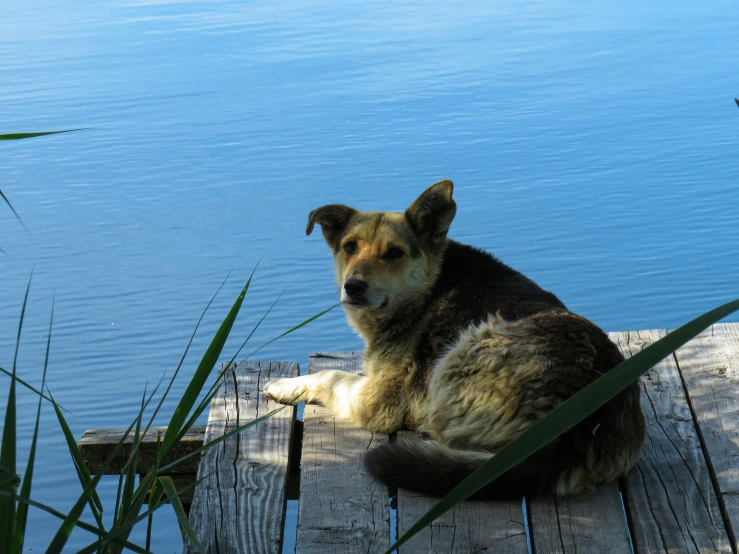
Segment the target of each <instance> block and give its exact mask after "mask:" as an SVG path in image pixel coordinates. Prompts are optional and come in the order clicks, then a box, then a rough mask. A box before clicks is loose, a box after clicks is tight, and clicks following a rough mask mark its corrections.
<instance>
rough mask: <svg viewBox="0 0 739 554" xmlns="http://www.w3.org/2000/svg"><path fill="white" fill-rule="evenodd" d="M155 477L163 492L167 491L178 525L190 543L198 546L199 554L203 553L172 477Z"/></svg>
mask: <svg viewBox="0 0 739 554" xmlns="http://www.w3.org/2000/svg"><path fill="white" fill-rule="evenodd" d="M157 479H158V481H160V482H161V484H162V487H164V492H166V493H167V498H168V499H169V502H170V503H171V504H172V508H174V513H175V515H176V516H177V521H179V523H180V527H181V528H182V530H183V531H185V534H186V535H187V537H188V538H189V539H190V540H191V541H192V543H193V544H194V545H195V546H197V547H198V550H199V551H200V552H201V554H205V550H203V547H202V546H201V545H200V541H198V538H197V537H196V536H195V531H193V529H192V527H190V522H189V521H188V520H187V515H186V514H185V509H184V508H183V507H182V502H180V497H179V496H178V495H177V490H175V486H174V483H173V482H172V478H171V477H158V478H157Z"/></svg>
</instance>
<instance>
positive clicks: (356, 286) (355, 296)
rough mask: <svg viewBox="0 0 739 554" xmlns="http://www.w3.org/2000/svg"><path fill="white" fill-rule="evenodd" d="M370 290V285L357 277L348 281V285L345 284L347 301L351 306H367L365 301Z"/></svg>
mask: <svg viewBox="0 0 739 554" xmlns="http://www.w3.org/2000/svg"><path fill="white" fill-rule="evenodd" d="M368 288H369V285H368V284H367V281H362V280H361V279H357V278H355V277H352V278H351V279H347V280H346V283H344V293H345V294H346V299H347V300H348V301H349V303H350V304H366V303H367V301H366V300H365V299H364V295H365V293H366V292H367V289H368ZM342 300H343V299H342Z"/></svg>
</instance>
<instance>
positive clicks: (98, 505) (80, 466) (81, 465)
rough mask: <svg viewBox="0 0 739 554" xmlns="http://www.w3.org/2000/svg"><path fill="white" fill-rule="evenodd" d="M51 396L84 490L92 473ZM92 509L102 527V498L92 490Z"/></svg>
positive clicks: (52, 397)
mask: <svg viewBox="0 0 739 554" xmlns="http://www.w3.org/2000/svg"><path fill="white" fill-rule="evenodd" d="M47 390H48V388H47ZM49 396H50V397H51V401H52V405H53V406H54V413H55V414H56V418H57V420H58V421H59V426H60V427H61V428H62V433H63V434H64V439H65V440H66V442H67V449H68V450H69V454H70V455H71V456H72V461H73V462H74V467H75V469H76V470H77V477H78V478H79V480H80V485H82V488H83V489H84V488H85V487H87V485H89V484H90V481H91V480H92V477H91V476H90V471H89V470H88V469H87V464H85V460H84V459H83V458H82V453H81V452H80V448H79V446H77V441H76V440H74V435H73V434H72V430H71V429H70V428H69V425H68V424H67V420H66V419H65V418H64V414H62V411H61V410H60V409H59V408H58V407H57V404H56V402H55V401H54V396H53V395H52V394H51V391H49ZM90 508H91V509H92V513H93V515H94V516H95V519H96V520H97V522H98V525H100V526H101V527H102V516H101V514H102V511H103V503H102V502H101V501H100V497H99V496H98V493H97V491H96V490H94V489H93V490H92V494H91V497H90Z"/></svg>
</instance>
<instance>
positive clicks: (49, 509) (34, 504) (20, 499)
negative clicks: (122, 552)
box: [0, 492, 153, 554]
mask: <svg viewBox="0 0 739 554" xmlns="http://www.w3.org/2000/svg"><path fill="white" fill-rule="evenodd" d="M0 497H5V498H7V497H8V494H7V493H5V492H0ZM16 501H17V502H18V503H19V504H27V505H28V506H31V507H33V508H37V509H39V510H41V511H43V512H46V513H47V514H50V515H52V516H54V517H56V518H58V519H64V518H66V517H67V514H64V513H62V512H60V511H59V510H55V509H54V508H52V507H51V506H47V505H46V504H42V503H41V502H37V501H35V500H32V499H30V498H25V497H23V496H16ZM76 526H77V527H79V528H80V529H82V530H84V531H87V532H88V533H92V534H93V535H97V536H98V537H100V536H103V535H104V531H103V530H101V529H100V528H98V527H95V526H94V525H90V524H89V523H85V522H84V521H78V522H77V523H76ZM123 546H125V547H126V548H128V549H129V550H132V551H134V552H138V553H140V554H153V553H152V552H149V551H148V550H144V549H143V548H141V547H140V546H138V545H135V544H133V543H130V542H124V543H123Z"/></svg>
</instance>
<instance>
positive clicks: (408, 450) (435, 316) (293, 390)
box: [264, 180, 645, 498]
mask: <svg viewBox="0 0 739 554" xmlns="http://www.w3.org/2000/svg"><path fill="white" fill-rule="evenodd" d="M452 192H453V183H452V182H451V181H448V180H445V181H440V182H438V183H435V184H434V185H432V186H431V187H429V188H428V189H426V190H425V191H424V192H423V193H422V194H421V195H420V196H419V197H418V198H417V199H416V200H415V201H414V202H413V203H412V204H411V206H410V207H409V208H408V209H407V210H406V211H405V212H374V211H373V212H360V211H358V210H356V209H354V208H350V207H348V206H345V205H340V204H331V205H328V206H323V207H320V208H318V209H316V210H314V211H312V212H311V213H310V215H309V216H308V225H307V228H306V234H307V235H310V234H311V232H312V231H313V229H314V226H315V225H316V224H318V225H320V227H321V231H322V232H323V236H324V238H325V239H326V242H327V243H328V245H329V247H330V248H331V252H332V254H333V258H334V264H335V277H336V282H337V284H338V287H339V291H340V296H341V303H342V305H343V307H344V310H345V312H346V316H347V319H348V321H349V323H350V324H351V326H352V327H354V329H355V330H356V331H357V332H358V333H359V335H361V337H362V338H363V339H364V341H365V343H366V348H365V351H364V357H363V363H362V369H363V372H362V373H363V374H358V375H352V374H349V373H346V372H343V371H321V372H318V373H316V374H313V375H304V376H301V377H293V378H289V379H278V380H275V381H271V382H269V383H267V385H266V386H265V389H264V392H265V394H266V395H267V396H268V397H271V398H272V399H274V400H276V401H278V402H281V403H292V402H294V401H295V399H296V398H297V399H298V400H299V401H301V402H302V401H306V402H316V403H319V404H322V405H323V406H326V407H328V408H329V409H330V410H331V411H332V412H333V414H334V415H336V416H338V417H341V418H345V419H348V420H350V421H352V422H354V423H355V424H356V425H359V426H361V427H364V428H365V429H368V430H370V431H374V432H380V433H393V432H394V431H398V430H400V429H411V430H415V431H418V432H419V433H421V434H422V435H424V436H425V437H426V438H427V439H428V440H415V441H401V440H398V441H392V440H391V441H390V442H387V443H384V444H382V445H381V446H379V447H378V448H375V449H373V450H370V451H369V452H368V453H367V454H366V455H365V466H366V467H367V469H368V471H369V472H370V473H371V474H372V475H373V476H374V477H375V478H377V479H378V480H380V481H382V482H384V483H385V484H387V485H389V486H402V487H404V488H407V489H410V490H414V491H418V492H420V493H424V494H428V495H434V496H438V495H443V494H445V493H446V492H448V491H449V490H451V488H453V487H454V486H455V485H457V484H458V483H459V482H461V481H462V480H463V479H464V478H465V477H467V476H468V475H469V474H470V473H471V472H472V471H474V470H475V469H476V468H477V467H479V466H480V465H481V464H483V463H484V462H486V461H487V460H489V459H490V457H491V456H494V455H495V452H496V450H499V449H500V448H501V447H503V446H505V445H506V444H507V443H509V442H510V441H511V440H512V439H514V438H516V437H517V436H519V435H520V434H521V433H523V432H524V431H526V430H527V429H528V428H530V427H531V426H532V425H533V424H534V423H536V422H537V421H539V420H540V419H542V418H543V417H544V416H545V415H547V414H548V413H549V412H551V411H552V410H553V409H554V408H556V407H557V406H559V405H560V404H561V403H562V402H564V401H565V400H567V399H568V398H569V397H571V396H572V395H573V394H574V393H575V392H577V391H579V390H580V389H582V388H583V387H585V386H586V385H588V384H589V383H591V382H592V381H594V380H595V379H597V378H598V377H600V376H601V375H603V374H604V373H606V372H607V371H608V370H610V369H611V368H613V367H614V366H616V365H618V364H619V363H620V362H622V361H623V356H622V355H621V353H620V352H619V350H618V348H617V347H616V346H615V345H614V344H613V343H612V342H611V341H610V340H609V339H608V336H607V335H606V334H605V333H604V332H603V331H602V330H601V329H600V328H599V327H597V326H596V325H595V324H593V323H591V322H590V321H588V320H587V319H585V318H583V317H580V316H579V315H576V314H574V313H572V312H570V311H569V310H568V309H567V308H566V307H565V305H564V304H563V303H562V302H561V301H560V300H559V299H558V298H557V297H556V296H555V295H554V294H552V293H551V292H548V291H545V290H543V289H542V288H540V287H539V286H538V285H537V284H536V283H534V282H533V281H532V280H531V279H528V278H527V277H525V276H523V275H522V274H521V273H519V272H517V271H515V270H514V269H512V268H510V267H508V266H507V265H505V264H503V263H502V262H500V261H499V260H497V259H496V258H495V257H493V256H492V255H490V254H488V253H486V252H484V251H482V250H479V249H476V248H473V247H471V246H465V245H463V244H460V243H458V242H455V241H453V240H451V239H448V238H447V232H448V230H449V227H450V225H451V223H452V220H453V219H454V216H455V214H456V209H457V208H456V203H455V202H454V200H453V199H452ZM639 395H640V388H639V384H638V383H634V384H632V385H630V386H629V387H628V388H626V389H625V390H624V391H622V392H621V393H619V394H618V395H617V396H615V397H614V398H613V399H612V400H610V401H609V402H608V403H606V404H605V405H604V406H602V407H601V408H600V409H598V410H597V411H596V412H595V413H593V414H592V415H591V416H589V417H588V418H586V419H585V420H584V421H582V422H581V423H580V424H578V425H576V426H575V427H573V428H572V429H570V430H569V431H567V432H566V433H564V434H563V435H562V436H560V437H559V438H558V439H556V440H554V441H553V442H551V443H550V444H548V445H547V446H545V447H544V448H542V449H541V450H539V451H538V452H536V453H535V454H534V455H532V456H531V457H529V458H528V459H527V460H526V461H524V462H522V463H521V464H519V465H518V466H516V467H514V468H513V469H511V470H510V471H508V472H507V473H506V474H504V475H502V476H501V477H500V478H498V479H496V480H495V481H493V482H492V483H490V484H489V485H487V486H486V487H484V488H483V489H482V490H481V491H479V492H478V493H477V494H476V495H475V497H476V498H515V497H518V498H520V497H521V496H523V495H531V494H547V493H556V494H560V495H567V494H575V493H579V492H582V491H587V490H592V489H594V488H596V487H597V486H599V485H602V484H605V483H609V482H612V481H615V480H616V479H618V478H620V477H622V476H623V475H625V474H626V473H627V472H628V471H629V470H630V469H631V467H632V466H633V465H634V464H635V463H636V461H637V459H638V458H639V456H640V453H641V450H642V444H643V442H644V436H645V424H644V416H643V414H642V411H641V405H640V398H639Z"/></svg>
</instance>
